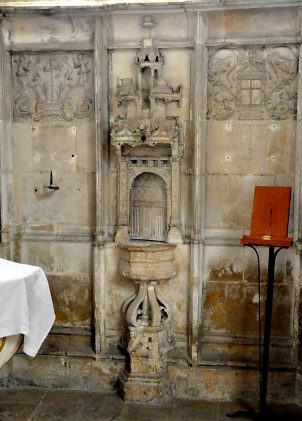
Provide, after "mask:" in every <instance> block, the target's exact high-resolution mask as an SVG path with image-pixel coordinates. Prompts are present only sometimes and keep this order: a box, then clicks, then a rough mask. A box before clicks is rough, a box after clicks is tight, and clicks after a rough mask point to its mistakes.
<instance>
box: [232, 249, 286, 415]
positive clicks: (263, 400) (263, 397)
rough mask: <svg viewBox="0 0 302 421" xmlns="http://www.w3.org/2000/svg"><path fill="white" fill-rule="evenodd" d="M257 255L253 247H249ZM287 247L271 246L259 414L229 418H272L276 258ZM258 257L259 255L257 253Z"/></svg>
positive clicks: (245, 413) (249, 413) (251, 412)
mask: <svg viewBox="0 0 302 421" xmlns="http://www.w3.org/2000/svg"><path fill="white" fill-rule="evenodd" d="M249 247H251V248H252V249H253V250H255V252H256V253H257V250H256V249H255V248H254V247H253V246H249ZM284 248H286V247H279V248H277V250H276V251H275V247H274V246H269V257H268V269H267V286H266V300H265V322H264V338H263V348H262V349H263V352H262V358H261V360H260V361H259V365H260V408H259V410H260V411H259V413H256V412H253V411H250V412H246V411H237V412H235V413H234V414H228V416H229V417H232V418H236V417H245V418H248V419H252V420H269V419H271V416H272V410H271V409H270V408H268V407H267V384H268V369H269V351H270V341H271V325H272V310H273V293H274V281H275V264H276V257H277V254H278V253H279V251H280V250H282V249H284ZM257 255H258V253H257ZM269 417H270V418H269Z"/></svg>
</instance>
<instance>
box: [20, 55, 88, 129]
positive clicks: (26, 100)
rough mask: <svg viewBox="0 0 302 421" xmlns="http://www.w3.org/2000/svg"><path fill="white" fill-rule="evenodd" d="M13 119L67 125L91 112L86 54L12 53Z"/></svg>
mask: <svg viewBox="0 0 302 421" xmlns="http://www.w3.org/2000/svg"><path fill="white" fill-rule="evenodd" d="M12 74H13V86H14V118H15V119H33V120H34V121H40V120H41V119H43V118H45V117H49V116H58V117H61V118H63V119H64V120H67V121H71V120H73V119H75V118H87V117H89V116H90V115H91V114H92V111H93V102H94V101H93V84H92V82H93V77H92V74H93V71H92V56H91V54H89V53H53V54H50V53H37V54H34V53H31V54H27V53H15V54H13V56H12Z"/></svg>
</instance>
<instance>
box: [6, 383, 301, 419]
mask: <svg viewBox="0 0 302 421" xmlns="http://www.w3.org/2000/svg"><path fill="white" fill-rule="evenodd" d="M244 409H245V410H246V409H249V408H248V407H246V406H244V405H241V404H232V403H225V402H199V401H189V400H174V401H173V402H170V403H168V404H165V405H162V406H154V405H153V406H151V405H136V404H135V405H134V404H126V403H124V402H123V401H122V400H121V399H120V398H119V397H118V396H117V395H116V394H115V393H113V392H112V393H89V392H66V391H50V390H41V389H39V390H38V389H18V390H12V389H0V421H8V420H10V421H11V420H20V421H57V420H62V421H69V420H70V421H71V420H72V421H85V420H107V421H110V420H116V421H123V420H125V421H135V420H142V421H151V420H154V421H168V420H169V421H178V420H179V421H184V420H199V421H201V420H204V421H212V420H213V421H214V420H215V421H220V420H232V419H236V420H239V421H241V420H246V419H247V418H246V417H243V416H242V414H239V415H241V416H239V417H237V418H229V417H227V414H228V413H234V412H235V411H238V410H244ZM273 410H274V416H271V415H270V416H269V417H267V418H265V419H266V420H268V421H270V420H284V421H296V420H302V408H299V407H297V406H295V405H279V406H274V407H273Z"/></svg>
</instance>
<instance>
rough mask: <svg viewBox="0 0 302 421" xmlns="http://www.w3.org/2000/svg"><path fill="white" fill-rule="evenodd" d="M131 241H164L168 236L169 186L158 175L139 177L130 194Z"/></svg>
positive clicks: (142, 175) (147, 173)
mask: <svg viewBox="0 0 302 421" xmlns="http://www.w3.org/2000/svg"><path fill="white" fill-rule="evenodd" d="M130 231H131V239H140V240H153V241H164V240H165V239H166V235H167V186H166V183H165V181H164V180H163V179H162V178H161V177H160V176H159V175H157V174H154V173H150V172H143V173H141V174H140V175H138V176H137V177H136V178H135V179H134V181H133V183H132V186H131V192H130Z"/></svg>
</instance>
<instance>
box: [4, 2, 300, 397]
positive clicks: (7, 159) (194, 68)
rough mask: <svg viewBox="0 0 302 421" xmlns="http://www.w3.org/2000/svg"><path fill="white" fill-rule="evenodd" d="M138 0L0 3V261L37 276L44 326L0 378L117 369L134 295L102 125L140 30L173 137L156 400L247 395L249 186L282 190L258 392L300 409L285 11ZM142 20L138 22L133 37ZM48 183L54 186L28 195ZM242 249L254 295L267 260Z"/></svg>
mask: <svg viewBox="0 0 302 421" xmlns="http://www.w3.org/2000/svg"><path fill="white" fill-rule="evenodd" d="M155 3H156V2H155ZM155 3H154V5H153V6H152V7H150V6H149V7H148V6H147V5H146V6H142V5H141V6H139V5H133V6H125V7H123V6H118V5H116V6H111V7H108V8H102V7H100V8H96V9H94V8H92V7H87V8H85V9H79V8H69V9H64V8H63V9H60V10H58V9H46V10H44V9H43V8H41V9H38V8H34V7H33V8H28V9H27V8H20V9H19V8H18V7H17V4H16V5H15V6H16V7H15V8H10V7H7V8H4V9H3V16H2V21H1V29H2V32H1V57H0V60H1V62H0V66H1V67H0V70H1V72H0V74H1V76H0V78H1V101H0V113H1V117H0V120H1V127H0V129H1V144H0V153H1V172H0V175H1V196H0V197H1V229H2V236H1V240H2V243H1V244H0V253H1V256H3V257H6V258H10V259H12V260H15V261H21V262H24V263H29V264H34V265H38V266H41V267H42V268H43V269H44V270H45V272H46V274H47V277H48V280H49V283H50V288H51V292H52V296H53V300H54V304H55V310H56V316H57V318H56V322H55V326H54V328H53V329H52V332H51V334H50V335H49V337H48V339H47V341H46V342H45V344H44V346H43V347H42V349H41V351H40V355H39V356H38V357H37V358H36V359H35V360H33V361H29V360H28V358H27V357H25V356H23V355H22V354H19V355H17V356H15V357H14V359H13V360H12V362H11V363H10V366H9V368H8V367H6V368H4V369H2V371H3V373H2V371H1V378H2V383H4V382H6V383H7V382H11V383H14V384H23V385H38V386H46V387H48V386H51V387H58V388H60V387H64V388H79V389H81V388H82V389H98V390H99V389H100V388H108V387H111V385H113V384H114V382H115V381H116V379H117V375H118V373H119V371H120V370H121V368H122V367H123V364H124V356H123V355H122V354H121V352H120V351H119V347H118V344H119V341H120V338H121V336H122V334H123V332H124V330H125V321H124V317H123V315H122V314H121V305H122V303H123V301H124V300H125V299H126V298H127V297H128V296H130V295H131V293H132V292H133V291H134V285H133V284H132V283H131V282H130V281H128V280H125V279H122V277H121V275H120V273H119V252H118V248H117V246H116V243H115V242H114V236H115V233H116V227H117V218H118V215H117V200H118V162H117V156H116V154H115V151H114V150H113V148H111V147H110V140H109V132H110V124H111V123H112V119H113V118H116V117H117V116H118V115H119V114H122V112H123V109H122V107H119V105H118V100H117V98H116V94H117V81H118V79H119V78H133V79H135V78H136V68H135V57H136V53H137V51H138V50H139V48H140V46H141V40H142V39H143V38H146V37H151V38H153V39H154V40H157V42H158V47H159V49H160V51H161V53H162V55H163V56H164V66H163V72H164V74H163V77H164V78H165V79H166V80H168V81H169V83H170V84H171V86H172V87H176V86H178V85H180V84H181V85H182V93H183V96H182V101H181V105H180V107H178V105H177V104H176V103H171V104H169V105H168V106H167V114H168V116H169V115H170V116H175V115H176V116H178V117H179V121H180V122H181V133H182V139H183V142H184V157H183V160H182V164H181V189H180V192H181V194H180V208H181V212H180V218H181V230H182V237H183V244H177V247H176V251H175V253H176V265H177V275H176V278H175V279H173V280H171V281H169V283H167V284H165V285H162V286H161V287H160V289H161V292H162V294H163V296H164V297H166V298H167V300H168V301H169V302H170V304H171V308H172V314H173V322H172V330H173V334H174V341H175V342H174V343H175V346H174V349H173V350H172V351H170V353H169V355H168V361H167V363H168V364H169V375H170V378H171V384H172V391H173V394H174V395H175V396H178V397H188V398H201V399H202V398H207V399H236V398H245V399H253V398H255V396H256V394H257V371H256V364H257V357H258V353H257V352H258V351H257V349H258V346H257V341H258V339H257V338H258V319H257V317H258V316H257V314H258V313H257V312H258V310H257V302H258V295H257V294H258V289H257V264H256V263H257V262H256V258H255V256H254V254H253V253H252V251H251V250H250V249H245V248H244V247H243V246H241V245H240V244H239V242H240V238H241V236H242V234H243V233H247V232H248V230H249V226H250V220H251V210H252V201H253V190H254V186H255V185H284V186H285V185H286V186H291V187H292V189H293V193H292V203H291V215H290V224H289V230H290V234H291V235H293V237H294V247H293V248H291V249H290V250H288V251H282V252H281V253H280V254H279V256H278V259H277V269H276V288H275V296H274V309H273V327H272V352H271V364H272V367H274V372H273V373H272V383H271V385H270V388H269V390H270V396H271V398H272V399H282V400H287V401H290V400H292V399H293V397H294V396H295V382H296V380H297V387H296V399H297V401H298V402H301V390H302V386H301V384H302V383H301V375H300V371H299V370H300V367H301V362H300V359H301V358H300V357H299V352H298V351H299V329H300V327H299V302H300V237H301V235H300V231H301V226H300V225H301V224H300V216H299V215H300V175H301V174H300V165H301V164H300V161H301V158H300V155H301V145H300V144H301V130H300V113H301V110H300V108H301V106H300V102H301V98H302V96H301V92H300V91H301V81H300V73H299V63H300V35H301V33H300V30H301V28H300V21H299V14H300V13H301V10H300V7H298V6H297V5H295V4H294V3H293V2H288V4H287V3H286V2H278V4H276V2H274V3H273V2H272V1H266V2H261V5H259V7H258V8H256V7H255V2H251V1H242V2H228V1H226V2H224V5H220V4H217V2H215V1H208V2H203V1H200V2H194V3H190V2H184V3H175V4H173V5H167V4H166V5H165V6H164V7H162V5H160V4H158V5H156V4H155ZM159 3H160V2H159ZM272 6H275V7H272ZM145 16H151V17H152V21H154V23H155V24H156V25H155V27H154V28H151V29H146V28H145V27H144V26H142V21H143V19H144V17H145ZM272 34H273V35H272ZM51 172H52V181H53V186H57V187H59V189H58V190H55V189H48V188H46V187H47V186H49V184H50V181H51V180H50V173H51ZM259 251H260V258H261V278H262V286H261V290H262V292H263V293H264V291H265V279H266V272H265V271H266V265H267V258H268V256H267V251H266V250H265V249H260V250H259ZM262 314H263V306H262ZM247 370H248V372H249V374H250V377H249V378H250V379H251V380H250V381H249V382H246V380H245V379H246V372H247ZM217 379H219V380H217ZM276 383H278V387H277V386H276Z"/></svg>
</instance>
